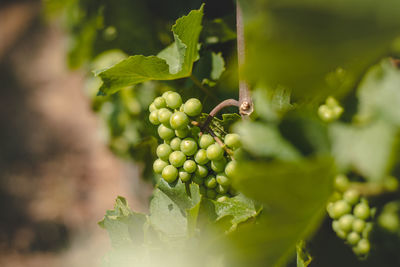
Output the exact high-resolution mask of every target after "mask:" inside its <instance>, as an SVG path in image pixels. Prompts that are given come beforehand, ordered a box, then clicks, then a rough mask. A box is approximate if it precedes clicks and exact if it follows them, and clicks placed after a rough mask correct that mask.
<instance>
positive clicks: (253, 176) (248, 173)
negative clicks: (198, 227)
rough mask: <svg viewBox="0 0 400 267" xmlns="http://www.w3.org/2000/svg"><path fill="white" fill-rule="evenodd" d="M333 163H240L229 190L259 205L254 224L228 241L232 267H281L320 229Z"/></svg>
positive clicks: (322, 159) (300, 161)
mask: <svg viewBox="0 0 400 267" xmlns="http://www.w3.org/2000/svg"><path fill="white" fill-rule="evenodd" d="M333 176H334V168H333V161H332V159H329V158H315V159H304V160H299V161H296V162H290V163H289V162H281V161H275V162H239V165H238V173H237V175H236V176H235V177H234V179H233V186H234V187H235V188H237V189H238V190H239V191H241V192H242V193H243V194H245V195H246V196H248V197H251V198H252V199H254V200H256V201H258V202H260V203H261V204H263V205H264V209H263V212H262V213H261V215H260V217H259V218H258V220H257V222H256V223H255V224H248V225H244V226H242V227H240V228H238V231H236V232H234V233H233V234H232V235H231V236H230V240H231V242H232V244H233V245H234V247H236V249H234V250H233V251H232V254H231V255H230V257H229V258H230V259H231V260H232V262H233V263H235V264H233V266H265V263H268V266H282V265H283V264H284V263H286V261H287V260H288V257H290V256H293V255H294V253H295V247H296V243H297V242H298V241H299V240H301V239H303V238H307V237H308V236H309V235H310V234H311V233H312V232H313V231H314V230H315V229H316V227H318V226H319V224H320V222H321V220H322V218H323V216H324V214H325V205H326V202H327V200H328V199H329V197H330V195H331V193H332V192H333V188H332V187H333V186H332V184H333V183H332V178H333Z"/></svg>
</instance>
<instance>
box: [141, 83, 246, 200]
mask: <svg viewBox="0 0 400 267" xmlns="http://www.w3.org/2000/svg"><path fill="white" fill-rule="evenodd" d="M149 111H150V115H149V120H150V122H151V123H152V124H154V125H158V130H157V131H158V135H159V137H160V138H161V139H163V140H164V142H163V143H162V144H160V145H159V146H158V147H157V150H156V154H157V157H158V159H156V160H155V161H154V164H153V169H154V172H156V173H157V174H161V177H162V178H163V179H164V180H165V181H167V182H168V183H173V182H175V181H176V180H177V179H180V180H181V181H182V182H184V183H187V184H189V183H191V182H194V183H196V184H198V185H199V186H200V193H201V194H203V195H205V196H207V197H208V198H210V199H217V200H223V199H225V198H227V197H230V196H233V195H235V194H236V193H235V191H234V189H233V188H232V187H231V177H232V175H233V173H234V171H235V166H236V162H235V161H233V160H232V159H231V157H230V156H229V155H228V154H227V153H226V151H225V150H224V148H223V147H221V145H220V144H218V143H217V142H216V141H215V140H214V138H213V137H212V136H211V135H210V134H207V133H205V134H202V133H200V130H199V129H198V127H197V126H193V125H192V124H191V120H192V119H193V118H195V117H196V116H198V115H200V114H201V111H202V104H201V102H200V101H199V100H198V99H196V98H191V99H189V100H187V101H186V102H185V103H183V102H182V98H181V96H180V95H179V94H178V93H176V92H172V91H168V92H165V93H164V94H163V95H162V96H159V97H157V98H155V99H154V101H153V103H152V104H151V105H150V106H149ZM196 128H197V129H196ZM240 144H241V143H240V138H239V136H238V135H237V134H234V133H231V134H226V135H225V137H224V146H226V147H227V148H229V149H232V150H235V149H237V148H239V147H240Z"/></svg>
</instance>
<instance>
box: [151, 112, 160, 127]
mask: <svg viewBox="0 0 400 267" xmlns="http://www.w3.org/2000/svg"><path fill="white" fill-rule="evenodd" d="M149 121H150V122H151V124H154V125H159V124H160V121H159V120H158V110H154V111H152V112H151V113H150V115H149Z"/></svg>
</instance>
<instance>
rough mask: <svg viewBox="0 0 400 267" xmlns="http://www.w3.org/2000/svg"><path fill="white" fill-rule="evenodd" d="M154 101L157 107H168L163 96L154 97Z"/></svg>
mask: <svg viewBox="0 0 400 267" xmlns="http://www.w3.org/2000/svg"><path fill="white" fill-rule="evenodd" d="M153 103H154V106H155V107H156V108H157V109H160V108H165V107H167V103H165V99H164V98H162V97H161V96H159V97H156V99H154V102H153Z"/></svg>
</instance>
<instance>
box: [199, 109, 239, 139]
mask: <svg viewBox="0 0 400 267" xmlns="http://www.w3.org/2000/svg"><path fill="white" fill-rule="evenodd" d="M208 116H209V115H208V114H207V113H202V114H201V116H200V119H199V120H200V122H201V123H204V122H205V121H206V120H207V118H208ZM240 119H241V117H240V115H239V114H237V113H225V114H222V119H218V118H217V117H213V118H212V120H211V122H210V124H209V127H210V129H211V130H212V131H213V132H214V133H215V134H216V135H218V136H219V137H223V136H225V135H226V134H227V133H229V130H230V128H231V127H232V125H233V124H234V123H235V122H238V121H239V120H240Z"/></svg>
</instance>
